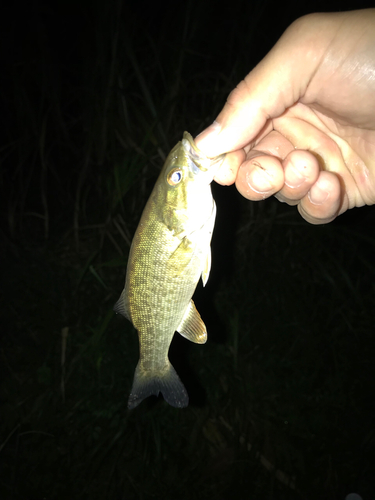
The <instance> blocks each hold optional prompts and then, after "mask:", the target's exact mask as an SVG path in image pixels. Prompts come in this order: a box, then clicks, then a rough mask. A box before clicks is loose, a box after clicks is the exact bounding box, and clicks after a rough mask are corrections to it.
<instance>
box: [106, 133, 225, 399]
mask: <svg viewBox="0 0 375 500" xmlns="http://www.w3.org/2000/svg"><path fill="white" fill-rule="evenodd" d="M223 158H224V155H221V156H219V157H217V158H213V159H209V158H206V157H205V156H204V155H203V154H202V153H201V152H200V151H199V150H198V148H197V147H196V145H195V143H194V140H193V138H192V137H191V135H190V134H188V133H187V132H185V133H184V136H183V139H182V141H180V142H179V143H178V144H177V145H176V146H175V147H174V148H173V149H172V151H171V152H170V153H169V155H168V158H167V159H166V161H165V164H164V166H163V168H162V171H161V173H160V175H159V178H158V180H157V181H156V184H155V186H154V189H153V191H152V193H151V195H150V198H149V200H148V202H147V204H146V206H145V209H144V211H143V213H142V216H141V220H140V222H139V225H138V228H137V230H136V233H135V235H134V238H133V242H132V245H131V249H130V254H129V260H128V267H127V272H126V279H125V288H124V290H123V292H122V294H121V296H120V299H119V300H118V302H117V303H116V305H115V307H114V309H115V311H116V312H117V313H120V314H122V315H123V316H125V317H126V318H127V319H129V320H130V321H131V322H132V323H133V325H134V327H135V328H136V329H137V331H138V337H139V348H140V349H139V351H140V358H139V361H138V365H137V367H136V370H135V374H134V381H133V386H132V390H131V394H130V396H129V401H128V407H129V408H135V407H136V406H137V405H138V404H139V403H140V402H141V401H142V400H143V399H145V398H147V397H148V396H150V395H155V396H157V395H158V394H159V393H160V392H161V393H162V394H163V397H164V399H165V400H166V401H167V402H168V403H169V404H170V405H172V406H174V407H185V406H187V404H188V395H187V392H186V389H185V387H184V386H183V384H182V382H181V380H180V379H179V377H178V375H177V373H176V372H175V370H174V368H173V366H172V365H171V363H170V361H169V359H168V351H169V346H170V344H171V341H172V338H173V336H174V333H175V331H176V330H177V331H178V332H179V333H180V334H181V335H182V336H184V337H186V338H187V339H189V340H191V341H193V342H195V343H199V344H202V343H205V342H206V338H207V331H206V327H205V324H204V323H203V321H202V319H201V317H200V315H199V313H198V311H197V310H196V308H195V305H194V303H193V301H192V300H191V298H192V296H193V293H194V291H195V288H196V286H197V283H198V281H199V278H200V276H202V280H203V285H205V283H206V282H207V279H208V276H209V272H210V266H211V249H210V242H211V237H212V231H213V227H214V222H215V215H216V206H215V202H214V200H213V197H212V193H211V182H212V179H213V177H214V175H215V172H216V170H217V168H218V167H219V166H220V164H221V162H222V160H223Z"/></svg>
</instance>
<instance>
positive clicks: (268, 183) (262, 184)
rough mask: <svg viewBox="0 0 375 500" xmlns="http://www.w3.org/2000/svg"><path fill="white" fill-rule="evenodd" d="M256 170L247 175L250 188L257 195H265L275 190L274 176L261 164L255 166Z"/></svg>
mask: <svg viewBox="0 0 375 500" xmlns="http://www.w3.org/2000/svg"><path fill="white" fill-rule="evenodd" d="M255 165H256V167H257V168H256V169H254V170H252V171H251V172H249V173H248V174H246V180H247V183H248V184H249V186H250V187H251V189H252V190H253V191H255V192H256V193H260V194H264V193H268V192H269V191H272V189H273V182H272V181H273V176H272V175H270V174H269V173H268V172H267V170H264V169H263V168H262V167H261V166H260V165H259V164H255Z"/></svg>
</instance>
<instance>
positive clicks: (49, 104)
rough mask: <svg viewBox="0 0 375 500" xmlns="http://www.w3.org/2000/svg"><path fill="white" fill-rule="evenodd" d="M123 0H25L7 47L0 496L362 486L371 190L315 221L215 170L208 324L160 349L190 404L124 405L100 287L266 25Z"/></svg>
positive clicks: (369, 475) (242, 14) (134, 353)
mask: <svg viewBox="0 0 375 500" xmlns="http://www.w3.org/2000/svg"><path fill="white" fill-rule="evenodd" d="M127 5H128V4H127V3H122V2H121V1H112V2H107V3H104V2H102V3H100V4H99V3H92V2H90V3H89V2H88V3H87V4H85V2H81V3H79V6H78V7H77V5H76V4H74V6H73V4H72V5H70V4H69V2H68V3H64V4H61V5H59V4H56V6H55V7H53V8H52V7H49V8H48V9H47V7H46V8H44V10H43V9H40V10H39V11H36V10H33V11H31V10H30V12H25V13H24V20H23V21H22V20H21V21H20V26H19V39H18V40H17V42H16V43H15V45H13V49H12V50H13V52H12V53H11V54H9V58H8V61H7V62H6V64H7V66H6V67H5V69H6V73H7V75H8V80H7V84H6V85H5V87H4V92H3V94H2V95H3V104H4V108H5V112H4V113H5V114H4V117H5V119H6V122H7V128H6V131H5V132H4V135H3V137H4V138H5V140H4V145H3V147H2V148H1V156H0V158H1V161H2V169H1V177H0V204H1V208H2V214H1V217H2V218H1V222H2V230H1V232H0V237H1V256H2V264H3V265H2V273H1V274H2V277H3V280H2V281H3V284H2V287H1V295H0V299H1V302H2V306H1V309H0V317H1V324H2V325H3V326H2V348H1V366H2V368H1V370H2V374H1V386H0V387H1V399H2V404H1V442H0V460H1V463H2V466H1V468H0V470H1V473H0V497H1V498H2V499H6V500H7V499H12V500H34V499H35V500H40V499H44V498H45V499H66V498H77V499H78V498H79V499H86V498H87V499H90V500H95V499H100V500H104V499H108V500H115V499H116V500H118V499H126V500H128V499H133V498H134V499H149V498H163V499H191V498H197V499H208V498H215V499H219V500H220V499H223V500H225V499H228V498H236V499H237V498H238V499H242V498H254V499H292V500H293V499H296V500H299V499H316V498H320V499H324V498H327V499H343V498H345V495H347V494H348V493H350V492H351V491H356V492H358V493H360V494H361V495H362V497H363V499H364V500H366V499H369V498H372V497H373V496H374V493H375V486H374V482H373V476H374V475H373V470H374V466H375V435H374V415H373V412H372V394H373V387H374V382H373V381H374V379H375V369H374V362H373V360H374V358H375V344H374V339H373V335H374V320H375V303H374V297H375V284H374V283H375V280H374V276H375V265H374V263H373V255H374V250H375V235H374V232H373V228H374V222H375V218H374V211H373V210H371V209H370V208H369V209H366V208H364V209H361V211H359V210H358V211H355V212H354V213H352V214H348V215H345V216H342V217H340V219H339V220H338V221H337V222H335V223H332V224H330V225H329V226H327V227H313V226H310V225H308V224H307V223H305V222H304V221H302V219H301V218H300V217H299V215H298V214H297V213H296V211H295V209H293V208H290V207H286V206H283V205H281V204H280V203H278V202H277V201H276V200H267V201H265V202H261V203H251V202H248V201H246V200H244V199H242V198H241V197H240V196H239V194H238V193H237V192H236V190H235V188H234V187H231V188H223V187H219V186H213V189H214V196H215V199H216V200H217V204H218V216H217V224H216V227H215V234H214V240H213V244H212V246H213V268H212V273H211V276H210V279H209V282H208V284H207V286H206V288H205V289H202V287H201V285H199V287H198V290H197V292H196V295H195V301H196V303H197V306H198V310H199V311H200V313H201V315H202V317H203V319H204V320H205V322H206V324H207V327H208V336H209V341H208V343H207V344H206V345H204V346H199V345H193V344H191V343H189V342H188V341H186V340H185V339H183V338H182V337H179V336H177V335H176V337H175V339H174V341H173V344H172V347H171V353H170V357H171V359H172V362H173V364H174V366H175V367H176V370H177V371H178V373H179V374H180V375H181V378H182V380H183V382H184V384H185V385H186V387H187V389H188V392H189V396H190V405H189V407H188V408H187V409H184V410H176V409H174V408H171V407H169V406H168V405H167V404H166V403H165V402H164V401H163V400H162V399H161V398H160V399H156V398H154V399H152V398H149V399H148V400H146V401H145V402H143V403H142V404H141V405H140V406H139V407H138V408H136V409H135V410H133V411H129V410H127V408H126V403H127V397H128V394H129V390H130V387H131V382H132V377H133V372H134V368H135V365H136V362H137V359H138V339H137V335H136V332H135V331H134V329H133V328H132V326H131V325H130V323H128V322H127V321H126V320H124V319H123V318H120V317H116V316H115V315H114V313H113V311H112V307H113V305H114V303H115V302H116V300H117V299H118V296H119V294H120V292H121V290H122V287H123V282H124V277H125V269H126V262H127V255H128V251H129V247H130V242H131V238H132V235H133V233H134V231H135V228H136V226H137V223H138V220H139V217H140V214H141V211H142V209H143V206H144V204H145V202H146V200H147V197H148V195H149V193H150V191H151V188H152V186H153V183H154V182H155V179H156V177H157V175H158V172H159V170H160V168H161V165H162V163H163V161H164V159H165V157H166V155H167V154H168V152H169V150H170V149H171V147H172V146H173V145H174V144H175V143H176V142H177V141H178V140H179V139H180V138H181V136H182V133H183V131H184V130H188V131H189V132H191V133H192V134H195V133H197V132H199V131H200V130H201V129H203V128H204V126H205V125H207V124H208V123H209V122H210V121H212V119H213V118H214V117H215V114H216V113H217V112H218V111H219V109H220V107H221V106H222V104H223V102H224V100H225V98H226V95H227V94H228V92H229V91H230V90H231V89H232V88H233V87H234V86H235V84H236V83H237V82H238V80H239V79H240V78H241V77H242V76H243V75H244V74H245V73H246V71H248V70H249V69H250V68H251V67H252V66H253V65H254V64H255V63H256V62H257V60H258V59H259V58H260V57H261V56H262V55H263V52H266V51H267V49H268V48H269V47H270V46H271V45H272V43H273V41H274V40H272V39H270V38H267V37H265V36H264V35H262V33H261V31H260V30H259V29H258V28H257V21H258V19H260V17H261V16H262V9H264V7H261V5H264V3H262V4H261V3H260V2H259V4H257V3H252V4H251V5H248V4H247V3H245V2H243V3H241V2H238V3H234V4H233V12H232V15H233V16H234V17H233V19H234V18H235V19H237V20H238V24H237V26H236V27H237V30H235V29H232V30H229V28H228V27H229V25H230V19H227V18H225V19H224V16H218V18H217V19H215V20H213V19H212V13H211V11H210V9H209V4H208V3H205V2H201V3H200V4H199V5H198V3H197V4H195V3H194V2H192V1H191V2H189V1H188V2H187V3H183V5H182V4H181V7H175V8H174V9H173V10H171V11H169V12H167V13H165V14H163V16H160V13H158V12H157V9H158V7H157V6H155V7H154V8H155V12H147V15H146V13H145V12H143V11H142V9H144V6H143V4H141V3H140V4H139V6H138V8H135V7H134V8H133V9H131V10H130V9H129V7H128V6H127ZM30 9H31V7H30ZM28 14H30V15H31V14H32V15H33V16H34V17H32V27H30V25H29V24H28V23H27V21H26V20H27V17H28ZM294 17H296V14H295V13H294V14H293V18H294ZM155 19H158V22H155ZM290 20H291V19H290ZM284 21H285V22H283V23H281V19H280V24H281V25H282V26H281V27H280V28H279V29H280V30H281V31H282V29H283V28H284V27H285V26H286V25H287V24H288V22H289V19H287V18H285V19H284ZM67 23H68V25H69V27H70V29H69V40H67V35H66V25H67ZM34 26H38V29H37V30H34V28H33V27H34ZM10 28H12V27H10ZM9 31H10V29H9ZM223 33H224V34H225V36H223ZM279 34H280V32H277V33H275V37H277V36H278V35H279ZM255 41H256V43H255ZM259 41H260V42H261V45H262V53H260V52H259V50H260V49H259ZM243 47H247V50H246V51H244V50H243Z"/></svg>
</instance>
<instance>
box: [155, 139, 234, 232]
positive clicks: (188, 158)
mask: <svg viewBox="0 0 375 500" xmlns="http://www.w3.org/2000/svg"><path fill="white" fill-rule="evenodd" d="M224 157H225V154H223V155H220V156H217V157H215V158H207V157H206V156H205V155H204V154H203V153H202V152H201V151H200V150H199V149H198V148H197V146H196V144H195V142H194V139H193V138H192V136H191V135H190V134H189V133H188V132H184V136H183V139H182V141H180V142H179V143H178V144H177V145H176V146H175V147H174V148H173V149H172V151H171V152H170V154H169V155H168V158H167V160H166V162H165V164H164V167H163V170H162V172H161V174H160V178H159V181H160V182H158V183H157V184H158V186H159V190H158V193H157V197H158V203H160V206H163V219H164V223H165V224H166V225H167V226H168V228H169V229H171V230H172V229H173V230H174V231H175V233H182V232H186V231H189V227H190V229H192V230H193V229H194V227H196V226H197V224H199V221H200V220H202V219H203V220H204V218H205V216H209V215H210V214H211V213H212V210H213V207H214V201H213V198H212V193H211V182H212V180H213V178H214V176H215V173H216V171H217V170H218V168H219V167H220V165H221V163H222V161H223V159H224Z"/></svg>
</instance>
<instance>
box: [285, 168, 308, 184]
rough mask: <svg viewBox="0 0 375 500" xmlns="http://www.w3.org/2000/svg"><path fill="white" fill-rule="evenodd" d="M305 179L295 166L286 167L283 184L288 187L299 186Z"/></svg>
mask: <svg viewBox="0 0 375 500" xmlns="http://www.w3.org/2000/svg"><path fill="white" fill-rule="evenodd" d="M305 180H306V177H305V176H303V175H302V174H301V173H300V172H299V170H297V169H295V168H288V169H287V170H286V172H285V184H286V185H287V186H288V187H290V188H298V187H300V186H301V185H302V184H303V183H304V182H305Z"/></svg>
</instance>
